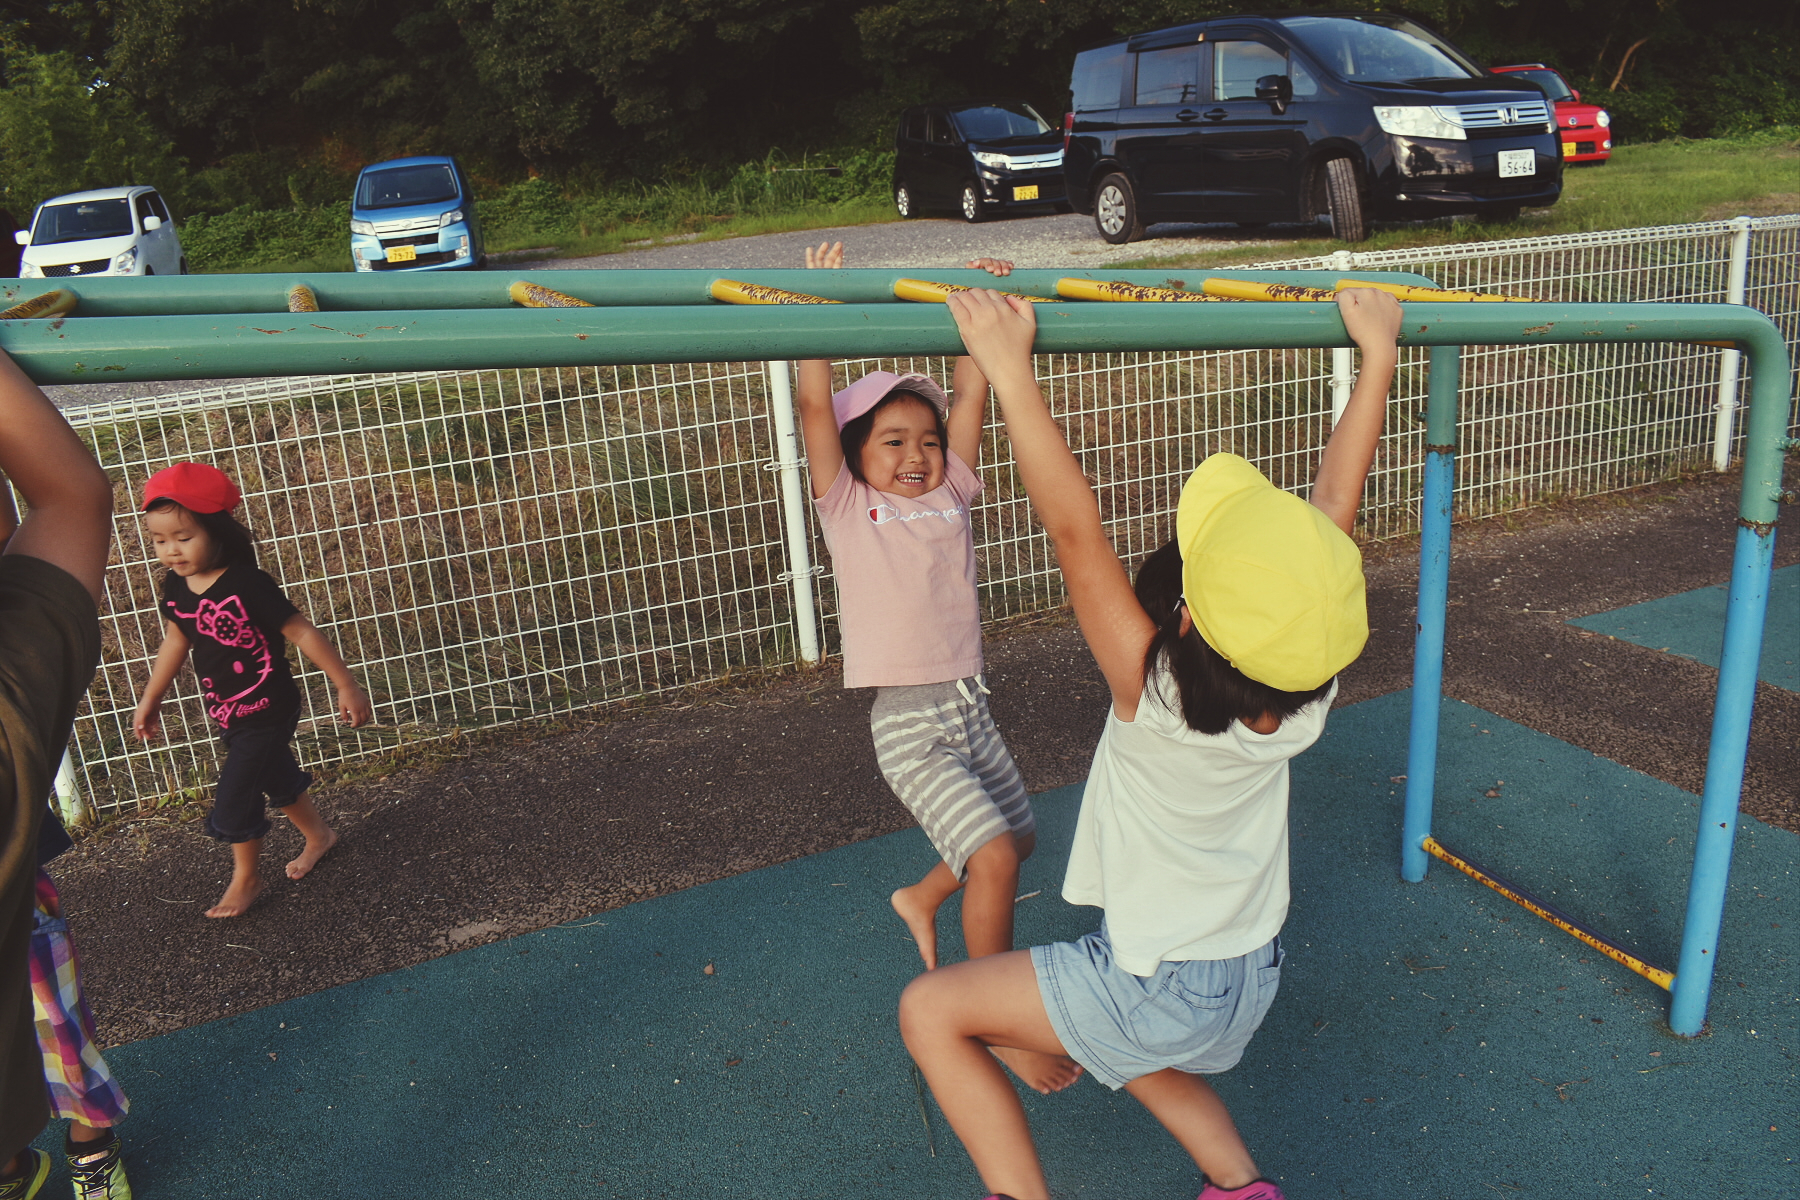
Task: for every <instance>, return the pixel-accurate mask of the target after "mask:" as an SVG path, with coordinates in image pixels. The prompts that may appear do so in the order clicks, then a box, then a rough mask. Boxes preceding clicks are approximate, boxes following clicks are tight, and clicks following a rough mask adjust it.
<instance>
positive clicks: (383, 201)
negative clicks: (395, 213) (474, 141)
mask: <svg viewBox="0 0 1800 1200" xmlns="http://www.w3.org/2000/svg"><path fill="white" fill-rule="evenodd" d="M457 195H458V193H457V190H456V176H455V175H454V174H453V173H452V172H451V170H450V168H449V167H448V166H447V165H445V164H443V163H420V164H419V165H417V166H411V167H388V168H386V169H385V170H380V171H364V172H363V176H362V179H361V180H359V181H358V182H357V185H356V206H357V207H358V208H399V207H401V206H403V205H408V204H435V203H437V202H439V201H442V200H454V199H456V197H457Z"/></svg>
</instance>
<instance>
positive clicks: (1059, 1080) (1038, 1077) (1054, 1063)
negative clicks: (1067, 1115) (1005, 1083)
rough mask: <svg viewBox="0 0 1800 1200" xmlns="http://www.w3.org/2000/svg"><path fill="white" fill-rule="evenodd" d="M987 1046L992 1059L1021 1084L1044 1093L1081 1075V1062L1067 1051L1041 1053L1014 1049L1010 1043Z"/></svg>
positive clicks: (1055, 1089) (1054, 1090)
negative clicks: (990, 1051) (1010, 1071)
mask: <svg viewBox="0 0 1800 1200" xmlns="http://www.w3.org/2000/svg"><path fill="white" fill-rule="evenodd" d="M988 1048H989V1049H990V1050H992V1051H993V1052H994V1057H995V1058H997V1059H999V1060H1000V1061H1001V1062H1003V1063H1005V1064H1006V1065H1007V1066H1008V1067H1010V1068H1012V1073H1013V1074H1014V1075H1017V1076H1018V1077H1019V1082H1020V1083H1023V1084H1024V1085H1025V1086H1026V1087H1028V1088H1030V1089H1031V1090H1032V1091H1034V1092H1039V1093H1042V1094H1043V1095H1046V1096H1048V1095H1049V1094H1050V1093H1051V1092H1060V1091H1062V1090H1063V1089H1064V1088H1066V1087H1068V1086H1069V1085H1070V1084H1071V1083H1074V1082H1075V1081H1076V1080H1077V1079H1080V1078H1081V1064H1080V1063H1078V1062H1076V1061H1075V1060H1074V1059H1072V1058H1070V1057H1069V1056H1068V1055H1066V1054H1040V1053H1039V1052H1038V1051H1036V1050H1014V1049H1013V1048H1011V1047H1010V1046H990V1047H988Z"/></svg>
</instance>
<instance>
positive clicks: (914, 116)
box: [900, 112, 925, 142]
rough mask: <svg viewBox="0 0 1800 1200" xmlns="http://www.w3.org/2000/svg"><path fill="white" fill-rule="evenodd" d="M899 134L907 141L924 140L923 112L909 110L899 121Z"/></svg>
mask: <svg viewBox="0 0 1800 1200" xmlns="http://www.w3.org/2000/svg"><path fill="white" fill-rule="evenodd" d="M900 136H901V137H903V138H905V139H906V140H907V141H909V142H922V141H924V140H925V114H924V113H922V112H909V113H907V114H906V116H905V117H904V118H903V119H902V120H901V122H900Z"/></svg>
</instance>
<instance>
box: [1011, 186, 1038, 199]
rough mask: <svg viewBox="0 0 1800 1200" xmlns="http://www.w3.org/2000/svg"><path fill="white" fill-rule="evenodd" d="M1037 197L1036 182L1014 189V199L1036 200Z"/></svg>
mask: <svg viewBox="0 0 1800 1200" xmlns="http://www.w3.org/2000/svg"><path fill="white" fill-rule="evenodd" d="M1037 198H1038V195H1037V184H1035V183H1034V184H1032V185H1031V186H1030V187H1016V188H1014V189H1013V199H1014V200H1036V199H1037Z"/></svg>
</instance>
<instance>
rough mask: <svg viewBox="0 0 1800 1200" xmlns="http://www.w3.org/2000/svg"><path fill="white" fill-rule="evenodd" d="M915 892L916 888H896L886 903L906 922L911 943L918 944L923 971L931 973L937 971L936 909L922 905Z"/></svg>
mask: <svg viewBox="0 0 1800 1200" xmlns="http://www.w3.org/2000/svg"><path fill="white" fill-rule="evenodd" d="M916 892H917V889H916V888H909V887H903V888H897V889H895V891H894V894H893V895H892V896H890V897H888V902H889V903H891V904H892V905H893V906H894V911H895V912H897V913H899V914H900V919H901V920H902V921H905V922H906V928H907V931H908V932H909V933H911V934H912V937H913V941H915V942H917V943H918V944H919V957H920V958H922V959H924V960H925V969H926V970H927V971H933V970H936V969H937V909H936V908H935V907H927V906H926V905H925V904H924V903H922V902H921V901H920V899H919V897H918V895H917V894H916Z"/></svg>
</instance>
